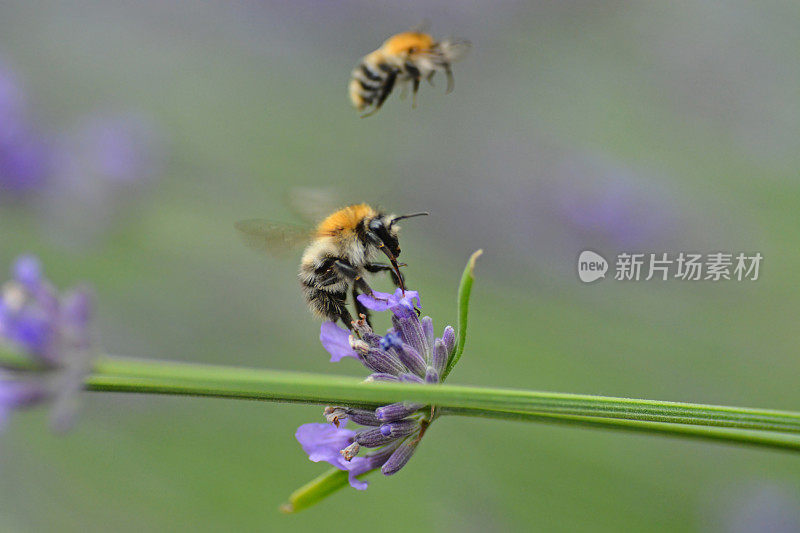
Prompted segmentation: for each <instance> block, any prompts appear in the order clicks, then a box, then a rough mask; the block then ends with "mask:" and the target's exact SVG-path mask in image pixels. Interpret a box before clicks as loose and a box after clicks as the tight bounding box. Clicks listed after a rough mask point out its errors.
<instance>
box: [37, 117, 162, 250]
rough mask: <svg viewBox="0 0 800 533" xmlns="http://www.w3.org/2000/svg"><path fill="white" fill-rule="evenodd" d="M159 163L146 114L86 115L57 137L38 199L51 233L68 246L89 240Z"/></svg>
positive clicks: (157, 170) (156, 173) (148, 182)
mask: <svg viewBox="0 0 800 533" xmlns="http://www.w3.org/2000/svg"><path fill="white" fill-rule="evenodd" d="M162 167H163V144H162V143H161V139H160V136H159V135H158V133H157V132H156V127H155V126H154V124H152V123H151V122H150V121H149V120H148V119H147V118H146V117H145V116H143V115H139V114H135V113H107V114H95V115H90V116H87V117H85V118H84V119H83V120H82V121H81V122H80V123H79V124H78V125H77V126H76V127H74V128H73V129H71V130H70V131H68V132H67V133H66V134H64V135H62V137H61V139H60V141H59V142H58V146H57V151H56V155H55V163H54V171H53V183H52V185H51V186H50V187H48V189H47V191H46V194H45V199H44V203H43V206H44V208H45V215H46V217H47V220H48V222H49V224H48V229H49V230H50V231H51V234H53V235H51V237H53V238H54V240H56V241H58V242H60V243H66V244H67V245H74V244H82V243H85V242H87V241H89V242H91V241H94V240H95V239H96V238H98V237H99V236H101V235H102V234H103V233H104V232H105V231H107V229H108V228H109V226H110V224H111V223H112V222H114V221H115V220H119V219H120V217H123V216H124V215H125V214H126V208H127V207H129V206H131V205H133V204H135V203H136V201H137V199H138V198H139V197H140V196H141V195H142V194H143V193H144V192H145V191H146V190H147V188H148V186H149V185H151V184H152V183H153V182H154V181H155V180H156V178H157V177H158V176H159V175H160V174H161V171H162Z"/></svg>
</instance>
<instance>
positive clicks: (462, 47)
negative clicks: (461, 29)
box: [439, 39, 472, 63]
mask: <svg viewBox="0 0 800 533" xmlns="http://www.w3.org/2000/svg"><path fill="white" fill-rule="evenodd" d="M470 49H472V43H471V42H469V41H465V40H463V39H445V40H444V41H442V42H440V43H439V50H440V53H441V54H442V57H443V58H444V59H445V60H446V61H447V62H448V63H455V62H456V61H460V60H461V59H463V58H464V56H466V55H467V53H468V52H469V51H470Z"/></svg>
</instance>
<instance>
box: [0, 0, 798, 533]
mask: <svg viewBox="0 0 800 533" xmlns="http://www.w3.org/2000/svg"><path fill="white" fill-rule="evenodd" d="M424 19H428V20H430V21H431V22H432V33H433V34H434V35H435V36H438V37H443V36H447V35H454V36H457V37H461V38H467V39H470V40H471V41H472V43H473V50H472V52H471V54H470V55H469V56H468V57H467V59H465V60H464V61H463V62H462V63H459V64H457V65H455V67H454V71H455V77H456V89H455V91H454V92H453V93H452V94H450V95H446V96H445V95H444V94H443V93H444V79H443V78H442V77H439V78H438V79H437V81H438V83H437V85H436V87H435V88H431V87H429V86H427V85H425V86H423V87H422V89H421V91H420V94H419V98H418V108H417V109H416V110H412V109H411V103H410V101H409V100H408V99H407V100H405V101H402V100H401V99H400V98H399V97H398V95H397V94H395V95H392V97H390V99H389V100H388V102H387V104H386V105H385V107H384V109H383V110H381V111H380V112H379V113H378V114H377V115H375V116H373V117H371V118H369V119H366V120H361V119H359V118H358V114H357V113H356V112H355V111H354V110H353V109H351V108H350V106H349V103H348V101H347V97H346V84H347V81H348V76H349V72H350V69H351V68H352V67H353V66H354V65H355V64H356V62H357V61H358V59H359V58H360V57H361V56H362V55H364V54H366V53H367V52H369V51H371V50H373V49H374V48H376V47H377V46H378V45H379V44H380V43H381V42H382V41H383V40H384V39H385V38H387V37H388V36H389V35H391V34H393V33H397V32H399V31H403V30H405V29H406V28H408V27H411V26H413V25H415V24H417V23H419V22H420V21H422V20H424ZM798 59H800V4H798V3H796V2H785V3H779V2H776V3H771V2H770V3H766V4H765V3H750V2H719V3H693V2H685V3H684V2H677V3H669V4H667V3H661V4H650V3H642V4H634V5H631V4H626V3H622V2H607V3H595V2H581V1H576V2H562V3H556V2H552V3H526V2H518V1H517V2H511V1H508V2H491V3H490V2H483V3H481V2H453V1H445V0H435V1H433V2H420V1H417V2H408V3H397V2H382V3H373V2H355V1H352V2H339V1H311V0H299V1H297V2H292V3H289V2H285V3H284V2H254V1H250V2H244V1H243V2H205V3H196V2H188V1H174V2H155V1H144V2H138V3H106V2H88V1H68V2H31V3H28V2H4V3H2V5H0V62H2V64H3V65H4V66H5V67H4V68H6V69H7V71H9V72H13V74H14V76H16V82H15V83H17V84H18V86H20V87H22V95H23V96H24V107H25V109H27V111H26V113H27V114H28V116H29V119H30V122H31V124H32V126H31V131H35V132H36V134H37V135H39V136H40V137H41V138H42V139H46V140H45V141H42V144H44V145H48V146H50V147H53V146H55V147H56V148H57V149H56V150H55V153H57V154H60V155H57V156H53V157H52V158H50V159H48V165H50V166H49V167H48V168H49V169H50V170H49V174H48V175H50V174H52V175H55V176H59V177H58V178H46V179H45V178H43V179H42V180H41V183H40V184H38V185H37V186H36V187H32V188H31V189H30V190H26V191H20V190H18V189H14V188H13V187H7V188H6V189H3V188H2V186H0V265H2V267H1V268H2V269H5V268H6V265H10V263H11V261H12V259H13V258H14V257H15V256H16V255H17V254H18V253H21V252H25V251H27V252H33V253H36V254H38V255H39V256H40V257H41V258H42V260H43V261H44V263H45V266H46V270H47V273H48V275H49V276H50V277H51V278H52V279H53V280H54V281H55V282H56V283H57V284H58V285H59V286H61V287H65V286H69V285H71V284H74V283H75V282H77V281H79V280H86V281H89V282H91V283H92V284H93V285H94V287H95V288H96V293H97V298H98V302H99V327H100V331H101V332H102V340H103V344H104V347H105V349H106V350H107V351H108V352H109V353H114V354H123V355H135V356H141V357H151V358H170V359H177V360H185V361H198V362H207V363H220V364H230V365H247V366H259V367H268V368H275V369H290V370H299V371H308V372H334V373H340V374H348V375H359V376H360V375H363V374H364V371H363V369H362V368H360V367H359V366H358V365H357V364H355V363H354V362H352V361H345V362H342V363H340V364H339V365H338V366H332V365H331V364H330V363H328V362H327V359H328V357H327V354H326V353H325V352H324V350H323V349H322V348H321V346H320V345H319V342H318V327H319V326H318V324H317V323H316V322H315V321H314V320H313V319H312V318H311V316H310V315H309V314H308V312H307V311H306V308H305V306H304V304H303V302H302V299H301V296H300V292H299V290H298V287H297V284H296V281H295V275H296V274H295V272H296V263H297V257H299V255H298V256H297V257H291V258H288V259H285V260H281V259H275V258H270V257H267V256H258V255H256V254H253V253H251V252H250V251H248V250H247V249H245V248H244V247H243V246H241V243H240V242H239V241H238V239H237V237H236V235H235V232H234V231H233V228H232V225H233V223H234V221H236V220H237V219H242V218H250V217H267V218H271V219H275V220H286V221H290V222H296V221H297V219H296V218H294V216H293V215H292V212H291V210H290V209H289V208H288V207H287V205H286V202H285V198H286V196H287V194H288V193H289V192H290V191H291V190H292V189H293V188H294V187H298V186H309V187H332V188H334V189H336V190H337V191H338V192H339V194H340V195H341V197H342V198H344V199H345V200H347V201H353V202H360V201H368V202H371V203H374V204H378V205H381V206H385V207H387V208H389V209H391V210H393V211H395V212H398V213H399V212H406V211H416V210H429V211H431V216H430V217H429V218H427V219H416V220H413V221H409V222H408V223H407V224H405V226H404V231H403V237H402V243H403V260H404V261H406V262H408V264H409V265H410V266H409V267H408V269H407V270H406V272H407V275H408V278H409V284H410V285H412V286H413V287H414V288H416V289H419V290H420V291H421V293H422V298H423V310H424V312H425V313H426V314H429V315H431V316H432V317H434V321H435V324H436V327H437V329H441V328H442V327H444V325H445V324H447V323H453V322H454V320H455V290H456V286H457V281H458V277H459V274H460V270H461V268H462V267H463V264H464V261H465V260H466V258H467V257H468V256H469V254H470V253H471V252H472V251H473V250H474V249H477V248H483V249H484V250H485V254H484V256H483V257H482V258H481V260H480V263H479V266H478V270H477V274H478V281H477V283H476V285H475V288H474V293H473V294H474V298H473V306H472V313H473V314H472V320H471V327H470V338H469V341H468V344H467V349H466V352H465V353H464V357H463V358H462V360H461V363H460V364H459V366H458V368H457V369H456V371H455V372H454V373H453V374H452V376H451V378H450V381H451V382H453V383H464V384H474V385H487V386H489V385H491V386H503V387H520V388H529V389H542V390H552V391H562V392H576V393H577V392H580V393H592V394H605V395H615V396H631V397H646V398H653V399H665V400H680V401H692V402H705V403H721V404H732V405H744V406H754V407H756V406H758V407H765V408H778V409H793V410H797V409H800V389H798V386H797V381H798V380H797V376H798V373H799V372H800V359H799V358H798V356H797V347H798V344H799V341H800V328H798V313H797V309H798V304H800V290H799V289H798V275H800V274H799V273H800V237H798V229H797V228H798V212H800V183H799V182H798V177H799V176H798V169H799V168H800V106H799V105H798V104H800V61H798ZM109 117H111V118H109ZM98 123H100V124H111V126H109V128H110V130H104V129H103V128H102V127H99V128H98V127H96V125H97V124H98ZM114 128H118V129H120V128H121V129H122V130H123V133H122V134H120V135H121V137H123V138H124V139H125V140H124V141H119V142H120V143H122V147H121V148H120V147H119V146H118V145H115V144H114V142H112V141H108V138H109V136H111V137H113V135H114V133H113V131H118V130H114ZM98 131H100V133H97V132H98ZM109 131H111V133H109ZM131 131H133V133H130V132H131ZM109 143H110V144H111V145H112V146H108V144H109ZM125 143H128V144H125ZM114 150H116V153H118V154H122V155H121V156H120V157H121V159H123V160H125V161H124V164H123V166H124V168H123V169H122V170H119V169H117V170H114V171H111V170H108V168H109V165H111V167H113V164H112V163H113V162H112V163H108V162H104V161H103V158H104V157H105V156H106V155H107V154H108V153H109V151H111V152H113V151H114ZM75 154H77V155H75ZM98 160H100V162H98ZM125 165H127V166H125ZM113 168H116V167H113ZM115 172H116V174H115ZM120 175H122V178H120V177H119V176H120ZM109 176H111V177H109ZM114 176H116V177H114ZM587 248H588V249H592V250H595V251H598V252H600V253H601V254H603V255H605V256H606V257H607V258H613V257H614V255H615V254H616V253H618V252H621V251H628V252H678V251H699V252H713V251H727V252H732V253H736V252H756V251H758V252H761V253H762V254H763V256H764V262H763V264H762V271H761V276H760V279H759V280H758V281H756V282H733V281H731V282H723V283H711V282H677V281H672V282H656V281H651V282H644V281H641V282H638V283H634V282H629V283H622V282H617V281H614V280H611V279H607V280H605V281H601V282H598V283H595V284H591V285H584V284H582V283H580V282H579V281H578V278H577V275H576V269H575V268H576V267H575V262H576V258H577V256H578V254H579V253H580V251H582V250H584V249H587ZM4 277H5V276H4ZM374 286H376V287H382V288H387V287H386V283H385V280H380V281H376V282H375V283H374ZM383 320H384V322H385V318H384V319H383ZM385 325H386V324H385V323H380V324H379V326H385ZM83 400H84V401H83V414H82V417H81V420H80V421H79V424H78V426H77V428H76V429H75V430H74V431H73V432H72V433H70V434H68V435H66V436H63V437H56V436H52V435H51V434H49V433H48V432H47V430H46V429H45V418H46V413H45V412H43V411H41V410H39V411H31V412H25V413H20V414H18V415H16V416H15V417H14V419H13V420H12V421H11V427H10V428H9V431H7V432H6V434H4V435H3V436H2V441H0V446H1V447H2V449H1V451H0V468H1V469H2V470H0V529H2V530H3V531H54V530H57V531H87V530H89V531H143V530H149V531H225V530H237V531H270V530H284V529H285V530H291V531H298V532H300V531H319V530H321V529H322V530H326V531H327V530H337V529H341V530H346V529H351V528H353V527H363V528H369V529H371V530H375V531H411V530H413V531H486V530H490V529H491V530H496V531H520V530H526V531H527V530H541V531H621V530H626V531H630V530H633V531H676V530H684V531H714V532H717V531H767V530H771V531H796V530H798V528H800V512H798V509H799V508H800V460H799V459H798V458H797V457H795V456H793V455H790V454H788V453H780V452H770V451H762V450H756V449H748V448H737V447H731V446H726V445H719V444H709V443H698V442H691V441H684V440H675V439H671V438H657V437H652V436H640V435H631V434H617V433H611V432H606V431H598V430H589V429H576V428H569V427H559V426H547V425H537V424H522V423H513V422H500V421H484V420H472V419H461V418H447V419H441V420H440V421H438V422H437V423H436V424H435V426H434V428H433V429H432V430H431V431H430V432H429V433H428V435H427V437H426V439H425V442H424V444H423V445H422V446H420V448H419V450H418V452H417V454H416V455H415V457H414V459H413V460H412V461H411V462H410V463H409V465H408V466H407V467H406V468H405V469H404V470H403V471H402V472H401V473H399V474H398V475H396V476H394V477H392V478H381V477H380V476H372V480H371V486H370V488H369V489H368V490H367V491H365V492H356V491H353V490H350V489H347V490H344V491H342V492H340V493H338V494H337V495H335V496H334V497H332V498H330V499H329V500H327V501H325V502H324V503H322V504H320V505H319V506H317V507H315V508H313V509H311V510H308V511H306V512H303V513H300V514H298V515H296V516H284V515H281V514H279V513H278V511H277V509H278V505H279V504H280V503H282V502H283V501H285V498H286V497H287V495H288V494H289V493H290V492H291V491H292V490H294V489H295V488H296V487H298V486H299V485H301V484H303V483H304V482H306V481H307V480H309V479H311V478H312V477H314V476H315V475H317V474H318V473H319V472H320V471H322V470H323V469H324V468H325V466H323V465H320V464H314V463H311V462H309V461H308V459H307V457H306V456H305V454H304V453H303V452H302V450H301V449H300V447H299V446H298V444H297V443H296V442H295V440H294V437H293V434H294V431H295V429H296V427H297V426H298V425H300V424H302V423H305V422H309V421H321V420H322V418H321V409H320V408H318V407H313V406H295V405H278V404H269V403H260V402H241V401H222V400H210V399H190V398H168V397H145V396H133V395H111V394H99V393H94V394H89V393H87V394H85V395H84V398H83ZM780 528H783V529H780Z"/></svg>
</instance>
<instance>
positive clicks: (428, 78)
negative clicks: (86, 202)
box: [425, 70, 436, 87]
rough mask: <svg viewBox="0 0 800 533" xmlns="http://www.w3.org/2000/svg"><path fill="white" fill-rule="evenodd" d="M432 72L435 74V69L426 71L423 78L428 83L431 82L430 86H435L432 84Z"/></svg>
mask: <svg viewBox="0 0 800 533" xmlns="http://www.w3.org/2000/svg"><path fill="white" fill-rule="evenodd" d="M434 74H436V71H435V70H432V71H430V72H429V73H428V75H427V76H426V77H425V79H426V80H428V83H430V84H431V87H436V85H434V84H433V75H434Z"/></svg>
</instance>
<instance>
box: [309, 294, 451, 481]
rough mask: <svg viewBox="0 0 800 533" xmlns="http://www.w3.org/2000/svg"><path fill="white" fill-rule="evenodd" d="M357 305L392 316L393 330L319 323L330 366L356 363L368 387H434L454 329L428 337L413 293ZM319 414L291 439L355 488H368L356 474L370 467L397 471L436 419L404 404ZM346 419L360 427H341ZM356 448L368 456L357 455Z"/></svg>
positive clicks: (429, 324)
mask: <svg viewBox="0 0 800 533" xmlns="http://www.w3.org/2000/svg"><path fill="white" fill-rule="evenodd" d="M358 299H359V301H360V302H361V303H362V304H364V306H366V307H367V308H368V309H371V310H373V311H385V310H390V311H391V312H392V324H393V327H392V328H390V329H389V331H388V332H387V333H386V335H384V336H383V337H382V336H380V335H377V334H375V333H374V332H373V331H372V328H370V327H369V325H368V324H367V323H366V321H365V320H364V319H361V320H358V321H355V322H353V326H354V334H355V335H351V333H350V332H349V331H347V330H345V329H342V328H340V327H338V326H336V324H334V323H333V322H326V323H324V324H322V328H321V334H320V340H321V341H322V345H323V346H324V347H325V349H326V350H327V351H328V352H329V353H330V354H331V361H339V360H341V359H343V358H345V357H352V358H354V359H358V360H359V361H361V363H362V364H363V365H364V366H365V367H367V368H368V369H370V370H371V371H372V372H373V374H371V375H370V376H369V377H368V378H367V381H395V382H407V383H428V384H435V383H440V381H441V376H442V373H443V372H444V369H445V368H446V366H447V362H448V360H449V358H450V356H451V355H452V353H453V350H454V348H455V340H456V338H455V331H454V330H453V328H452V327H450V326H447V327H446V328H445V329H444V335H443V336H442V338H434V333H433V320H431V318H430V317H428V316H426V317H423V318H422V319H421V320H420V318H419V317H418V316H417V312H416V306H415V305H414V304H415V303H416V304H417V305H419V302H420V300H419V294H418V293H417V292H416V291H405V293H403V292H402V291H401V290H400V289H397V291H396V292H395V293H394V294H386V293H381V292H373V295H372V296H370V295H366V294H362V295H360V296H359V298H358ZM324 414H325V418H326V419H327V421H328V422H329V424H303V425H302V426H300V427H299V428H298V430H297V433H296V434H295V437H296V438H297V441H298V442H299V443H300V445H301V446H302V447H303V450H304V451H305V452H306V453H307V454H308V457H309V459H311V460H312V461H315V462H318V461H326V462H328V463H330V464H331V465H333V466H335V467H336V468H338V469H340V470H345V471H347V472H348V473H349V478H350V485H351V486H352V487H353V488H356V489H359V490H363V489H366V488H367V483H366V482H364V481H360V480H358V479H357V476H359V475H361V474H364V473H366V472H369V471H370V470H374V469H376V468H380V469H381V472H382V473H383V474H384V475H387V476H388V475H391V474H394V473H396V472H398V471H399V470H400V469H401V468H403V466H405V464H406V463H407V462H408V460H409V459H411V456H412V455H413V454H414V451H415V450H416V448H417V445H418V444H419V441H420V440H421V439H422V436H423V435H424V434H425V431H426V430H427V428H428V426H429V425H430V424H431V422H433V420H434V419H435V418H436V413H435V408H432V407H431V406H426V405H422V404H417V403H409V402H398V403H394V404H391V405H385V406H383V407H379V408H377V409H375V410H374V411H373V410H369V409H356V408H351V407H331V406H329V407H326V408H325V411H324ZM347 420H352V421H353V422H355V423H356V424H360V425H362V426H364V427H363V428H360V429H357V430H351V429H347V428H345V425H346V423H347ZM331 424H333V425H331ZM361 448H368V449H369V451H368V452H367V453H366V454H364V455H362V456H359V455H358V454H359V452H360V450H361Z"/></svg>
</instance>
